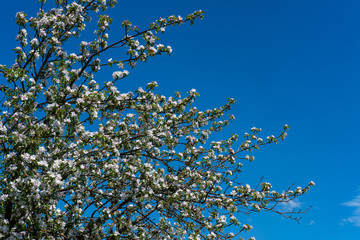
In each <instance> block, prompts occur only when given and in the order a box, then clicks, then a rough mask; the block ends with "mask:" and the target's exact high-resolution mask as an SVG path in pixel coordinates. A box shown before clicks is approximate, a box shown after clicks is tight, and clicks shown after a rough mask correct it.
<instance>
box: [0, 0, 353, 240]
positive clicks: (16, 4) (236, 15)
mask: <svg viewBox="0 0 360 240" xmlns="http://www.w3.org/2000/svg"><path fill="white" fill-rule="evenodd" d="M36 2H37V0H13V1H7V2H6V4H2V8H1V10H0V11H1V14H0V19H1V20H0V24H1V25H0V28H1V30H2V37H1V39H0V43H1V44H0V52H1V59H0V63H11V62H12V61H13V60H12V59H13V56H14V55H13V54H12V53H11V49H12V48H14V47H15V46H16V43H15V36H16V34H17V28H16V26H15V17H14V16H15V13H16V12H17V11H26V12H31V13H34V12H36V11H37V6H36ZM198 9H202V10H204V11H205V18H204V19H203V20H202V21H200V22H197V23H196V24H195V25H194V26H191V27H190V26H186V27H180V28H174V29H173V30H169V31H167V32H166V34H165V35H164V37H163V40H164V41H163V42H164V43H165V44H168V45H171V46H172V47H173V49H174V51H173V54H172V56H171V57H167V56H160V57H158V58H156V59H151V60H150V61H149V62H148V63H146V64H140V65H139V66H138V67H137V68H136V69H134V70H133V71H131V77H130V78H128V79H127V81H128V82H127V83H124V88H129V89H131V88H133V89H134V88H136V87H138V86H144V85H145V84H146V83H147V82H150V81H157V82H158V83H159V88H158V91H159V92H161V93H164V94H167V95H170V94H172V93H173V92H174V91H177V90H179V91H182V92H186V91H188V90H190V89H191V88H195V89H197V91H198V92H199V93H200V95H201V97H200V98H199V99H198V105H197V106H198V108H202V109H205V108H211V107H218V106H220V105H221V104H223V103H225V101H226V98H227V97H233V98H235V99H237V101H238V102H237V104H236V105H235V107H234V108H233V110H232V113H233V114H234V115H235V116H236V122H235V123H234V124H233V125H232V126H231V127H229V128H228V129H227V130H226V132H225V134H228V133H243V132H246V131H248V130H249V128H251V127H252V126H256V127H261V128H262V129H263V130H264V132H265V133H277V132H280V131H281V127H282V125H283V124H285V123H286V124H288V125H290V126H291V129H290V132H289V137H288V138H287V140H286V141H285V142H282V143H280V144H278V145H276V146H275V145H274V146H267V147H266V148H264V149H262V150H260V151H259V152H257V153H256V155H255V156H256V160H255V162H253V163H252V164H250V165H248V164H247V165H246V168H244V175H243V180H242V181H243V182H248V183H251V184H253V185H254V184H256V183H257V181H258V180H259V179H260V178H261V177H262V176H265V180H266V181H269V182H271V183H272V184H273V186H275V187H276V188H277V189H278V190H280V189H285V188H287V187H288V186H289V185H291V184H295V185H306V184H307V183H308V182H309V181H310V180H313V181H314V182H315V183H316V187H315V188H313V189H312V190H311V191H310V192H309V195H307V196H305V197H302V198H300V199H299V201H298V202H296V204H297V205H299V206H301V207H302V208H306V207H307V206H309V205H311V206H313V207H312V209H310V210H309V211H308V213H307V214H306V215H304V216H303V220H302V221H301V224H297V223H296V222H295V221H291V220H286V219H283V218H282V217H280V216H278V215H275V214H266V213H265V214H254V215H251V216H244V218H243V222H248V223H250V224H253V225H254V230H253V231H252V232H251V235H254V236H255V237H257V239H258V240H273V239H277V240H289V239H291V240H303V239H310V240H311V239H326V240H342V239H343V240H345V239H346V240H358V239H360V174H359V170H360V163H359V161H360V154H359V150H360V140H359V137H360V127H359V123H360V108H359V105H360V94H359V92H360V14H359V11H360V1H357V0H347V1H340V0H316V1H314V0H303V1H289V0H278V1H275V0H233V1H230V0H221V1H220V0H206V1H205V0H191V1H190V0H182V1H169V0H167V1H165V0H161V1H159V0H152V1H145V0H137V1H123V2H122V1H119V5H118V7H117V8H116V9H115V10H112V13H113V16H114V18H115V20H116V21H121V20H124V19H129V20H131V21H132V22H133V23H134V24H136V25H139V26H146V25H147V23H149V22H152V21H153V20H155V19H157V18H158V17H160V16H162V17H166V16H168V15H170V14H176V15H178V14H180V15H186V14H187V13H190V12H192V11H194V10H198ZM117 27H118V25H117ZM117 27H116V26H115V27H114V28H113V31H114V33H115V34H119V36H120V33H122V31H121V29H120V28H118V29H119V31H117V30H116V28H117Z"/></svg>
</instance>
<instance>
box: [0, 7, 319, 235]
mask: <svg viewBox="0 0 360 240" xmlns="http://www.w3.org/2000/svg"><path fill="white" fill-rule="evenodd" d="M46 2H47V1H46V0H39V4H40V11H39V12H38V14H37V15H36V16H33V17H28V16H27V15H26V14H25V13H23V12H19V13H17V15H16V23H17V25H18V26H19V33H18V35H17V40H18V42H19V46H18V47H16V48H15V49H14V51H15V53H16V59H15V63H14V64H13V65H12V66H5V65H0V73H1V75H2V80H1V83H2V85H1V86H0V92H1V99H2V100H1V105H2V111H1V112H0V168H1V170H0V186H1V187H0V236H1V237H2V239H235V238H239V237H240V236H241V232H243V231H248V230H250V229H251V228H252V227H251V226H250V225H248V224H246V223H242V222H241V221H240V219H241V216H242V214H244V213H245V214H248V213H250V212H260V211H273V212H276V213H279V214H281V215H283V216H285V217H289V218H295V219H296V218H297V215H294V214H296V213H297V212H293V211H292V212H288V213H286V212H282V211H281V209H279V208H278V207H279V204H280V203H283V202H289V201H291V200H292V199H294V198H296V197H298V196H300V195H302V194H304V193H306V192H307V191H308V190H309V188H310V186H311V185H314V183H313V182H310V183H309V184H308V185H307V186H305V187H297V188H295V189H288V190H286V191H283V192H277V191H275V190H273V189H272V186H271V184H270V183H268V182H260V183H259V184H258V186H256V187H255V188H252V187H250V185H248V184H244V183H242V182H240V181H239V174H240V173H241V171H242V162H243V161H252V160H254V156H252V155H251V153H252V151H253V150H255V149H259V148H261V147H262V146H264V145H267V144H272V143H275V144H276V143H278V142H279V141H280V140H284V139H285V137H286V134H287V130H288V128H289V127H288V126H287V125H285V126H284V128H283V131H282V132H281V133H280V134H279V135H277V136H273V135H271V136H267V137H263V138H264V139H262V138H261V135H260V132H261V129H260V128H256V127H254V128H252V129H251V130H250V131H249V133H245V135H244V137H243V138H242V137H239V136H238V135H236V134H234V135H231V136H229V138H227V139H223V140H217V141H214V140H213V139H212V136H211V135H212V134H214V133H216V132H219V131H222V129H223V128H224V127H225V126H227V125H229V124H230V123H231V121H232V120H234V116H233V115H227V112H228V111H229V110H230V109H231V106H232V105H233V104H234V103H235V100H234V99H228V102H227V103H226V104H225V105H224V106H221V107H219V108H214V109H208V110H204V111H201V110H199V109H197V108H196V107H195V106H194V101H195V99H196V98H197V97H198V96H199V94H198V93H197V92H196V90H194V89H192V90H191V91H189V92H188V93H187V94H186V96H184V97H182V96H181V94H180V93H175V95H174V96H170V97H167V96H163V95H160V94H156V93H155V88H156V87H157V83H156V82H150V83H148V84H147V86H146V87H144V88H141V87H140V88H138V89H137V90H135V91H133V92H125V93H123V92H121V84H119V83H120V80H123V79H125V78H128V76H129V69H131V68H133V67H135V66H136V65H137V63H138V62H142V61H148V60H149V59H150V58H151V57H154V56H157V55H161V54H167V55H170V53H171V52H172V49H171V47H170V46H164V45H163V44H161V43H159V41H160V38H159V36H160V34H162V33H164V32H165V30H166V28H167V27H171V26H177V25H181V24H185V23H190V24H193V23H194V21H196V20H198V19H201V18H202V17H203V12H202V11H195V12H194V13H192V14H190V15H188V16H186V17H184V18H182V17H181V16H170V17H168V18H160V19H158V20H156V21H155V22H153V23H151V24H150V25H149V26H148V28H146V29H139V28H138V27H136V26H133V25H132V23H131V22H130V21H128V20H126V21H124V22H122V28H123V30H124V36H123V37H122V38H121V39H112V38H110V36H109V29H110V25H111V23H112V19H111V18H110V16H109V15H106V14H105V11H106V10H107V8H109V7H114V6H115V5H116V0H75V1H73V2H70V1H67V0H53V1H48V3H46ZM95 19H96V20H97V26H96V29H95V31H94V39H93V40H92V41H81V43H80V44H79V45H78V48H76V47H74V43H73V42H71V40H72V39H76V38H79V37H80V35H81V33H82V32H83V31H85V29H86V27H87V24H90V21H93V22H94V21H95ZM118 48H122V49H125V53H126V54H124V55H121V56H120V57H119V56H118V55H116V56H114V57H112V58H111V59H105V56H104V54H105V52H106V54H107V55H106V56H108V54H111V53H112V52H113V51H114V50H115V49H118ZM105 68H109V69H114V68H115V69H114V70H113V71H112V76H110V75H109V76H108V78H106V77H104V75H101V78H100V77H99V76H100V75H99V71H101V70H102V69H105ZM99 78H100V79H99ZM123 81H125V80H123ZM239 234H240V235H239Z"/></svg>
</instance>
